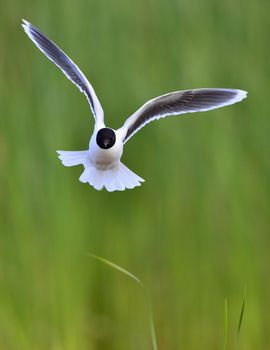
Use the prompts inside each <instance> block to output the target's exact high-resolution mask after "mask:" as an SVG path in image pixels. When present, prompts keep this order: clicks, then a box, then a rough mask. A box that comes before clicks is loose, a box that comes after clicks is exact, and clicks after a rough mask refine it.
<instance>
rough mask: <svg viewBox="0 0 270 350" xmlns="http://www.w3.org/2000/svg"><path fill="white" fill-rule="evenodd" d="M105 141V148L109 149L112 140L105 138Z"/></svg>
mask: <svg viewBox="0 0 270 350" xmlns="http://www.w3.org/2000/svg"><path fill="white" fill-rule="evenodd" d="M103 143H104V146H105V149H107V148H108V146H109V145H110V140H109V139H105V140H104V141H103Z"/></svg>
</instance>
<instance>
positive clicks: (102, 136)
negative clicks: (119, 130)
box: [96, 128, 116, 149]
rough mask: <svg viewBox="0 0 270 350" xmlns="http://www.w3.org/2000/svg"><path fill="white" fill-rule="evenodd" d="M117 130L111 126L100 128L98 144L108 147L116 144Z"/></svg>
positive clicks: (101, 146)
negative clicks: (110, 127)
mask: <svg viewBox="0 0 270 350" xmlns="http://www.w3.org/2000/svg"><path fill="white" fill-rule="evenodd" d="M115 139H116V137H115V132H114V131H113V130H112V129H109V128H103V129H100V130H99V131H98V133H97V138H96V141H97V144H98V145H99V147H100V148H103V149H108V148H111V147H112V146H113V145H114V144H115Z"/></svg>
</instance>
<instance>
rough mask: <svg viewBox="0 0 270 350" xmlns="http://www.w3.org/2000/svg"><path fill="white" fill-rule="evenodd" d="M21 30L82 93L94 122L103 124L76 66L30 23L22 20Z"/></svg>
mask: <svg viewBox="0 0 270 350" xmlns="http://www.w3.org/2000/svg"><path fill="white" fill-rule="evenodd" d="M22 26H23V29H24V31H25V32H26V34H27V35H28V36H29V38H30V39H31V40H32V41H33V43H34V44H35V45H36V46H37V47H38V48H39V49H40V50H41V51H42V52H43V53H44V54H45V56H47V57H48V58H49V60H51V61H52V62H53V63H54V64H55V65H56V66H58V67H59V68H60V69H61V70H62V72H63V73H64V74H65V75H66V77H67V78H68V79H69V80H71V81H72V82H73V84H75V85H76V86H77V87H78V88H79V90H80V91H81V92H83V93H84V94H85V96H86V98H87V100H88V102H89V105H90V108H91V110H92V113H93V115H94V117H95V120H96V122H100V123H103V119H104V112H103V109H102V107H101V104H100V102H99V100H98V98H97V96H96V94H95V91H94V89H93V87H92V86H91V84H90V83H89V81H88V80H87V79H86V77H85V76H84V74H83V73H82V71H81V70H80V69H79V68H78V67H77V66H76V64H75V63H74V62H73V61H72V60H71V59H70V58H69V57H68V56H67V55H66V54H65V53H64V52H63V51H62V50H61V49H60V48H59V47H58V46H57V45H56V44H55V43H54V42H52V41H51V40H50V39H48V38H47V37H46V36H45V35H44V34H42V33H41V32H40V31H39V30H38V29H37V28H36V27H34V26H33V25H32V24H31V23H29V22H27V21H25V20H23V24H22Z"/></svg>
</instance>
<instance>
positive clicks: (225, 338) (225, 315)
mask: <svg viewBox="0 0 270 350" xmlns="http://www.w3.org/2000/svg"><path fill="white" fill-rule="evenodd" d="M227 337H228V303H227V299H225V300H224V343H223V350H226V348H227Z"/></svg>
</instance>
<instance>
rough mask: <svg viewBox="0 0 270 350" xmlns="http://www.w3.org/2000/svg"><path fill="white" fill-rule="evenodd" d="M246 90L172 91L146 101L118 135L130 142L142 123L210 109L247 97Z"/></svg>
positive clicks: (143, 124) (124, 140)
mask: <svg viewBox="0 0 270 350" xmlns="http://www.w3.org/2000/svg"><path fill="white" fill-rule="evenodd" d="M246 96H247V93H246V92H245V91H242V90H235V89H194V90H183V91H176V92H171V93H169V94H166V95H162V96H159V97H156V98H154V99H152V100H150V101H148V102H146V103H145V104H144V105H143V106H142V107H141V108H140V109H138V110H137V111H136V112H135V113H134V114H132V116H131V117H129V118H128V119H127V120H126V121H125V123H124V125H123V126H122V128H120V129H119V134H120V135H122V138H123V142H124V143H125V142H127V141H128V140H129V139H130V138H131V136H133V135H134V134H135V133H136V132H137V131H138V130H140V129H141V128H142V127H143V126H145V125H146V124H148V123H150V122H151V121H153V120H157V119H160V118H164V117H166V116H168V115H176V114H184V113H193V112H203V111H209V110H211V109H216V108H220V107H223V106H228V105H231V104H234V103H236V102H239V101H241V100H243V99H244V98H246Z"/></svg>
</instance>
